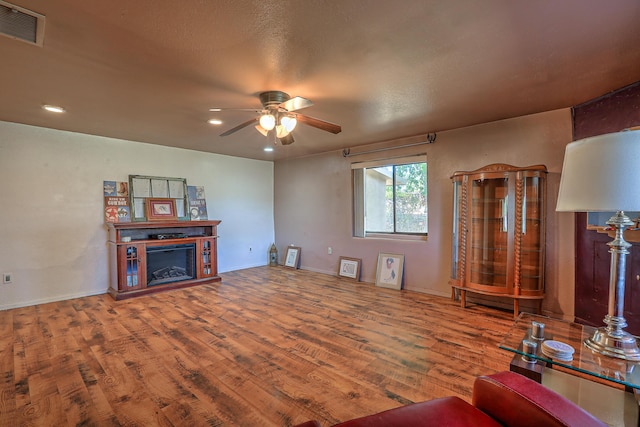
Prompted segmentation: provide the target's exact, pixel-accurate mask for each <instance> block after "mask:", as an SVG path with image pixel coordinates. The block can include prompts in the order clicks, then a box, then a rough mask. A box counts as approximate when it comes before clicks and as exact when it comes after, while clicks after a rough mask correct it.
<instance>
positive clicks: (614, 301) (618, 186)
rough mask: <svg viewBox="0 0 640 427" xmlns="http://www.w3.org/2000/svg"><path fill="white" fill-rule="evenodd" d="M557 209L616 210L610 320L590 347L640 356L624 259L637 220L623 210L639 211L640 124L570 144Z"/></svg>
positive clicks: (588, 342)
mask: <svg viewBox="0 0 640 427" xmlns="http://www.w3.org/2000/svg"><path fill="white" fill-rule="evenodd" d="M556 211H560V212H563V211H568V212H616V214H615V215H613V216H612V217H611V219H609V221H607V224H608V225H610V226H611V227H612V228H613V229H614V230H615V237H614V239H613V241H611V242H609V243H607V245H608V246H609V252H610V253H611V267H610V274H609V305H608V313H607V315H606V316H605V318H604V323H605V325H606V326H604V327H601V328H598V329H596V331H595V332H594V334H593V336H591V337H589V338H587V339H586V340H585V342H584V343H585V345H586V346H587V347H588V348H590V349H591V350H593V351H595V352H598V353H600V354H604V355H607V356H612V357H617V358H620V359H625V360H634V361H637V360H640V349H638V344H637V342H636V338H635V337H634V336H633V335H631V334H629V333H628V332H626V331H624V328H625V327H626V326H627V321H626V320H625V318H624V286H625V283H624V282H625V262H626V256H627V254H628V253H629V248H630V247H631V244H630V243H628V242H627V241H625V240H624V236H623V234H624V230H625V228H626V227H628V226H630V225H633V224H634V223H633V222H632V221H631V220H630V219H629V217H628V216H627V215H625V214H624V211H627V212H629V211H640V130H628V131H622V132H617V133H609V134H605V135H599V136H594V137H591V138H585V139H582V140H579V141H574V142H571V143H569V144H568V145H567V147H566V150H565V155H564V164H563V165H562V175H561V178H560V189H559V190H558V203H557V205H556Z"/></svg>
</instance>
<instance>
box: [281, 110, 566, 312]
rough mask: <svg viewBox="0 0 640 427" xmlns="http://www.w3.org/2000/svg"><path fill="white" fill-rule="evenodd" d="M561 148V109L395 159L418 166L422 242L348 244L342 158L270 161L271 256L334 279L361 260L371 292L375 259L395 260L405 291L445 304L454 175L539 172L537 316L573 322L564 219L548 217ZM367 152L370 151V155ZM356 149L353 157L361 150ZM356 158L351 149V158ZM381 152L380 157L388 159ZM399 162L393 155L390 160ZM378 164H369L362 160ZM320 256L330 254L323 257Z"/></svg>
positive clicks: (442, 135)
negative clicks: (423, 162) (424, 167)
mask: <svg viewBox="0 0 640 427" xmlns="http://www.w3.org/2000/svg"><path fill="white" fill-rule="evenodd" d="M570 141H571V113H570V110H569V109H563V110H557V111H551V112H546V113H541V114H536V115H531V116H526V117H519V118H515V119H509V120H503V121H499V122H493V123H487V124H482V125H477V126H472V127H468V128H463V129H456V130H452V131H446V132H439V133H438V135H437V140H436V142H435V143H434V144H430V145H421V146H416V147H413V148H411V149H404V150H401V152H402V154H403V155H404V154H408V153H410V152H413V153H425V152H426V154H427V159H428V180H429V181H428V182H429V190H428V191H429V194H428V196H429V236H428V239H427V241H398V240H391V239H360V238H354V237H352V201H351V197H352V196H351V169H350V164H351V162H352V161H353V158H345V157H343V155H342V152H331V153H326V154H323V155H317V156H311V157H306V158H301V159H292V160H284V161H278V162H276V164H275V170H274V178H275V183H274V194H275V203H274V206H275V215H274V216H275V234H276V244H277V246H278V250H279V251H280V255H282V252H283V250H284V249H285V247H286V246H287V245H290V244H293V245H296V246H301V247H302V253H301V266H302V268H305V269H309V270H314V271H319V272H325V273H329V274H335V272H336V271H337V264H338V258H339V257H340V256H341V255H342V256H350V257H356V258H362V277H361V279H362V280H363V281H365V282H372V283H373V282H375V273H376V263H377V256H378V253H379V252H390V253H400V254H404V255H405V276H404V286H405V288H406V289H410V290H414V291H420V292H427V293H432V294H436V295H442V296H449V295H450V293H451V290H450V287H449V286H448V280H449V275H450V270H451V229H452V197H453V196H452V185H451V181H450V179H449V177H450V176H451V174H452V173H453V172H455V171H458V170H474V169H477V168H480V167H482V166H485V165H487V164H490V163H507V164H512V165H516V166H527V165H534V164H544V165H546V166H547V168H548V170H549V184H548V199H547V202H548V209H547V270H546V291H547V297H546V299H545V301H544V304H543V310H544V311H546V312H549V313H553V314H556V315H563V316H565V317H569V318H570V317H572V316H573V283H574V271H573V258H574V255H573V253H574V243H573V240H574V239H573V214H569V213H562V214H559V213H556V212H555V201H556V197H557V191H558V185H559V177H560V172H561V169H562V160H563V157H564V148H565V145H566V144H567V143H568V142H570ZM376 146H377V145H376ZM364 149H366V147H358V148H357V150H364ZM354 151H356V149H354ZM389 154H390V152H386V153H384V154H383V155H389ZM395 154H399V153H394V155H395ZM376 156H377V157H380V155H379V154H378V155H371V156H368V158H375V157H376ZM328 247H331V248H332V252H333V253H332V254H331V255H329V254H328Z"/></svg>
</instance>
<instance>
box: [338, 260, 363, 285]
mask: <svg viewBox="0 0 640 427" xmlns="http://www.w3.org/2000/svg"><path fill="white" fill-rule="evenodd" d="M361 262H362V260H361V259H359V258H349V257H346V256H341V257H340V264H339V266H338V276H340V277H346V278H348V279H353V280H355V281H356V282H357V281H359V280H360V264H361Z"/></svg>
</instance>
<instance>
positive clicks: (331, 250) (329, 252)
mask: <svg viewBox="0 0 640 427" xmlns="http://www.w3.org/2000/svg"><path fill="white" fill-rule="evenodd" d="M327 253H328V254H329V255H331V254H332V253H333V249H332V248H331V246H329V247H328V248H327Z"/></svg>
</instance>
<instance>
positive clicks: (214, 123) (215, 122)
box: [208, 119, 222, 125]
mask: <svg viewBox="0 0 640 427" xmlns="http://www.w3.org/2000/svg"><path fill="white" fill-rule="evenodd" d="M208 122H209V124H212V125H221V124H222V120H218V119H210V120H208Z"/></svg>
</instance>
